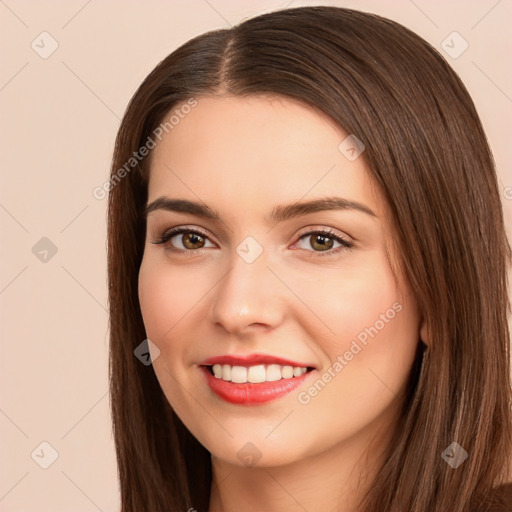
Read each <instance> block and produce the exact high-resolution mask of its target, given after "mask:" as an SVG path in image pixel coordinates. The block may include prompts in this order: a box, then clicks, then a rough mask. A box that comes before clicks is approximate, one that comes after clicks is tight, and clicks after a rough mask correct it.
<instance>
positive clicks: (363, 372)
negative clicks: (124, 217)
mask: <svg viewBox="0 0 512 512" xmlns="http://www.w3.org/2000/svg"><path fill="white" fill-rule="evenodd" d="M178 110H179V108H178ZM185 111H186V112H188V113H187V114H186V115H182V116H180V117H179V122H178V123H176V124H174V125H173V128H172V129H169V128H168V133H165V131H164V132H163V133H164V135H163V137H162V140H161V142H159V143H158V144H157V147H156V148H155V149H154V150H153V155H152V161H151V173H150V180H149V189H148V205H151V204H152V203H153V202H154V201H156V200H157V199H159V198H166V199H168V200H170V201H178V200H179V201H181V203H170V202H169V203H168V205H167V206H168V208H165V206H163V203H161V204H160V207H157V206H158V205H153V207H151V208H150V210H151V211H150V212H149V213H148V214H147V235H146V236H147V238H146V243H145V249H144V256H143V260H142V264H141V268H140V275H139V298H140V306H141V311H142V316H143V319H144V324H145V327H146V334H147V337H148V338H149V340H151V342H152V343H153V344H154V345H156V347H158V350H159V352H158V351H157V350H153V352H152V354H153V356H154V361H153V367H154V371H155V373H156V376H157V378H158V380H159V383H160V385H161V387H162V389H163V392H164V393H165V396H166V397H167V399H168V401H169V403H170V404H171V405H172V407H173V408H174V410H175V411H176V413H177V415H178V416H179V417H180V418H181V420H182V421H183V423H184V424H185V425H186V426H187V428H188V429H189V430H190V432H191V433H192V434H193V435H194V436H195V437H196V438H197V439H198V440H199V441H200V442H201V443H202V444H203V445H204V446H205V447H206V448H207V449H208V450H209V451H210V452H211V453H212V455H213V456H214V457H217V458H218V459H219V460H223V461H224V462H227V463H231V464H237V465H242V464H249V465H250V464H254V463H257V464H258V465H260V466H265V465H267V466H273V465H281V464H286V463H290V462H294V461H297V460H300V459H303V458H305V457H308V456H312V455H315V454H320V453H321V452H324V451H325V450H328V449H333V448H335V447H340V446H344V445H347V446H348V445H350V443H351V442H355V441H356V440H358V441H359V442H361V443H363V444H365V443H367V442H368V441H369V440H370V439H371V438H372V436H374V435H375V434H377V433H380V434H383V435H384V434H385V433H386V432H388V433H389V431H390V425H392V423H393V421H394V419H395V418H396V415H397V413H398V409H397V403H398V402H397V401H398V397H399V396H400V394H401V393H402V392H403V391H404V389H405V386H406V383H407V378H408V375H409V371H410V369H411V366H412V363H413V360H414V356H415V350H416V347H417V344H418V339H419V329H420V319H419V315H418V311H417V306H416V303H415V301H414V298H413V297H412V296H411V294H410V292H409V290H408V286H407V283H406V282H404V281H403V279H402V277H401V276H400V275H397V278H398V281H397V282H396V281H395V278H394V274H393V272H392V268H391V266H390V261H389V260H390V259H391V261H392V262H394V261H396V260H395V254H394V252H393V250H392V244H391V231H390V222H389V217H388V210H387V206H386V204H385V202H384V201H383V198H382V196H381V194H380V193H379V191H378V190H377V188H376V187H375V186H374V181H373V179H372V177H371V176H370V174H369V172H368V171H367V169H366V168H365V164H364V162H363V158H361V157H357V155H358V153H359V151H360V150H361V149H362V148H361V147H359V146H357V145H354V142H353V139H350V138H349V139H348V140H346V138H347V136H348V134H346V133H343V132H342V131H341V130H340V129H338V128H337V127H336V125H335V124H334V123H333V122H332V121H330V120H329V119H328V118H326V117H325V116H323V115H321V114H318V113H316V112H315V111H314V110H312V109H310V108H309V107H306V106H304V105H302V104H299V103H297V102H295V101H293V100H290V99H286V98H278V97H264V96H252V97H246V98H240V97H223V98H221V97H199V98H197V105H196V106H194V107H193V108H190V109H183V112H185ZM363 154H364V153H363ZM325 198H332V199H333V200H332V201H330V202H326V203H325V204H323V203H319V204H317V203H315V202H316V201H319V200H323V199H325ZM334 198H339V200H338V201H337V202H336V200H334ZM308 204H309V206H308ZM315 204H316V206H315ZM180 205H181V206H180ZM301 205H304V206H301ZM183 206H186V207H184V208H183ZM205 208H207V210H205V211H207V212H210V213H211V212H215V213H216V214H217V216H218V218H213V217H211V216H210V217H209V216H207V215H204V214H203V213H204V212H203V210H204V209H205ZM201 212H203V213H201ZM171 228H184V229H183V232H181V233H178V234H173V235H172V237H171V238H169V239H168V240H167V241H166V242H165V243H160V244H156V243H154V242H155V241H159V237H161V236H162V235H165V234H166V233H167V234H168V233H169V230H171ZM322 231H324V232H325V231H328V232H329V233H324V234H322V233H321V232H322ZM387 250H388V251H389V256H388V255H387ZM141 341H142V340H141ZM253 354H264V355H267V356H269V358H270V359H268V360H267V361H265V360H263V361H262V360H256V359H255V360H253V361H250V360H249V361H241V360H240V361H236V360H231V362H232V364H231V365H227V362H228V361H229V360H227V359H226V360H224V361H222V360H220V362H219V363H217V366H216V368H215V370H216V372H217V376H214V375H212V374H211V373H210V370H209V366H202V365H203V364H205V361H206V360H207V359H211V358H217V357H221V356H235V357H236V356H239V357H241V358H246V357H248V356H251V355H253ZM277 358H280V359H281V360H282V359H285V360H286V361H278V360H277ZM272 361H273V363H272ZM209 362H210V363H212V362H211V361H209ZM278 362H280V363H283V364H280V365H279V366H275V364H277V363H278ZM287 362H288V363H293V364H286V363H287ZM236 363H238V364H236ZM270 364H273V366H272V367H270V366H269V365H270ZM295 364H297V367H310V368H311V367H312V368H314V369H313V370H309V371H307V372H306V373H302V372H303V370H298V369H296V368H295V369H294V367H295ZM286 366H292V369H291V370H290V369H289V368H285V367H286ZM234 367H236V368H234ZM251 367H255V368H251ZM221 371H222V372H223V373H221ZM230 374H231V376H230ZM219 377H220V378H219ZM229 378H233V380H235V381H238V382H230V381H229ZM247 379H249V380H252V383H249V384H248V383H243V382H244V381H246V380H247ZM262 379H265V380H268V381H269V382H263V383H262V382H259V381H261V380H262ZM273 379H274V380H273ZM275 379H280V380H275Z"/></svg>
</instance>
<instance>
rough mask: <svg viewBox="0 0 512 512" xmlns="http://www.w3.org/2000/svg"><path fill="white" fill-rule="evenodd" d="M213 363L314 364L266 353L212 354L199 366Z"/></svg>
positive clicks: (240, 364) (242, 364) (232, 364)
mask: <svg viewBox="0 0 512 512" xmlns="http://www.w3.org/2000/svg"><path fill="white" fill-rule="evenodd" d="M214 364H229V365H230V366H255V365H258V364H279V365H281V366H299V367H301V368H308V367H312V368H314V366H313V365H312V364H304V363H300V362H298V361H292V360H291V359H286V358H284V357H278V356H271V355H267V354H249V355H246V356H230V355H222V356H214V357H209V358H208V359H205V360H204V361H202V362H201V363H199V366H211V365H214Z"/></svg>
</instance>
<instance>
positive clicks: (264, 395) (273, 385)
mask: <svg viewBox="0 0 512 512" xmlns="http://www.w3.org/2000/svg"><path fill="white" fill-rule="evenodd" d="M200 369H201V370H202V372H203V374H204V376H205V378H206V383H207V384H208V386H209V387H210V389H211V390H212V391H213V392H214V393H215V394H216V395H217V396H218V397H219V398H222V399H223V400H225V401H227V402H230V403H233V404H240V405H253V404H261V403H265V402H269V401H271V400H275V399H277V398H280V397H282V396H284V395H287V394H288V393H290V392H292V391H293V390H294V389H296V388H297V387H299V386H300V385H301V384H302V383H303V382H304V381H305V380H306V378H308V377H309V374H310V373H312V372H314V371H315V369H314V368H312V367H298V366H296V367H292V366H281V365H278V364H269V365H256V366H249V367H244V366H231V365H228V364H223V365H221V364H215V365H208V366H201V367H200Z"/></svg>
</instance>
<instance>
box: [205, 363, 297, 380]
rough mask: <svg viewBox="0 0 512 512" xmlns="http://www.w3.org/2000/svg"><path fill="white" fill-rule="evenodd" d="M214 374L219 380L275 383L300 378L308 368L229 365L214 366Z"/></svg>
mask: <svg viewBox="0 0 512 512" xmlns="http://www.w3.org/2000/svg"><path fill="white" fill-rule="evenodd" d="M212 370H213V374H214V376H215V377H216V378H217V379H222V380H226V381H231V382H236V383H238V384H243V383H244V382H252V383H259V382H274V381H277V380H281V379H291V378H293V377H300V376H301V375H302V374H304V373H306V372H307V368H303V367H299V366H281V365H279V364H268V365H264V364H259V365H256V366H249V367H245V366H231V365H229V364H223V365H221V364H214V365H213V366H212Z"/></svg>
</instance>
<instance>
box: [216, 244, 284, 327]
mask: <svg viewBox="0 0 512 512" xmlns="http://www.w3.org/2000/svg"><path fill="white" fill-rule="evenodd" d="M267 263H268V262H267V259H266V257H265V251H263V253H262V254H261V255H260V256H259V257H258V258H257V259H256V260H255V261H253V262H252V263H248V262H246V261H245V260H244V259H243V258H242V257H240V256H239V255H238V254H237V253H236V252H235V253H234V254H233V258H232V266H231V269H230V270H229V271H228V272H227V274H226V275H225V276H224V277H223V278H222V279H221V280H220V282H219V284H218V285H217V287H216V292H215V294H214V300H213V304H212V306H211V310H210V312H211V317H210V318H211V321H212V322H213V323H214V324H216V325H220V326H222V327H223V328H224V329H225V330H226V331H228V332H229V333H231V334H233V335H236V336H240V337H243V336H245V335H249V334H250V333H252V332H254V333H256V332H258V333H260V332H262V331H266V330H271V329H274V328H276V327H277V326H278V325H279V324H280V323H281V322H282V320H283V315H284V300H285V295H284V293H283V283H282V282H281V281H280V280H279V279H278V277H277V276H276V275H275V274H274V272H273V271H272V270H271V269H270V268H269V266H268V264H267Z"/></svg>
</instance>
